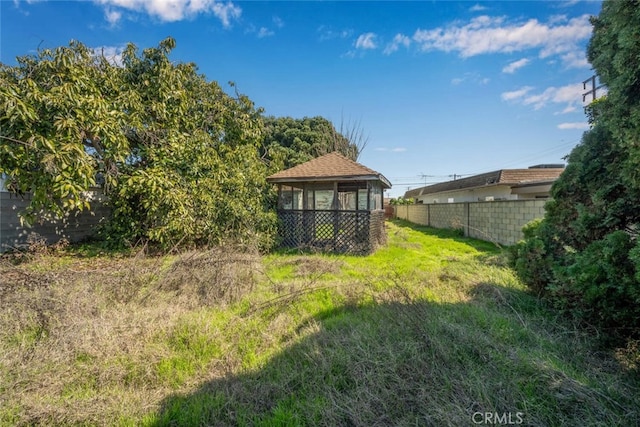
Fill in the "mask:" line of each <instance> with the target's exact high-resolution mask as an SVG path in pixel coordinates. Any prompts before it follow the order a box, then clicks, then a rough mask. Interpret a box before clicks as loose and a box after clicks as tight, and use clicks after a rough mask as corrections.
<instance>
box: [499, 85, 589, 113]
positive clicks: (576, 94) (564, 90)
mask: <svg viewBox="0 0 640 427" xmlns="http://www.w3.org/2000/svg"><path fill="white" fill-rule="evenodd" d="M532 91H533V88H532V87H530V86H525V87H523V88H521V89H518V90H515V91H512V92H504V93H503V94H502V95H501V98H502V100H503V101H511V102H516V103H520V104H522V105H530V106H533V108H534V109H535V110H539V109H541V108H543V107H546V106H548V105H550V104H564V105H565V107H564V110H563V113H569V112H572V111H575V109H576V108H577V106H578V105H582V93H583V89H582V83H572V84H569V85H566V86H562V87H553V86H552V87H548V88H546V89H545V90H544V91H542V92H539V93H532Z"/></svg>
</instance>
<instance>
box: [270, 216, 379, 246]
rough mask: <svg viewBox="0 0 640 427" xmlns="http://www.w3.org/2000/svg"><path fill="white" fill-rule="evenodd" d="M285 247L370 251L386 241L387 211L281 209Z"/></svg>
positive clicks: (280, 217)
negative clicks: (385, 220) (385, 219)
mask: <svg viewBox="0 0 640 427" xmlns="http://www.w3.org/2000/svg"><path fill="white" fill-rule="evenodd" d="M278 218H279V219H280V229H279V234H280V244H281V246H283V247H289V248H300V249H312V250H320V251H323V252H337V253H354V254H368V253H371V252H373V251H374V250H375V248H376V247H377V246H378V245H381V244H383V243H384V242H385V237H386V235H385V232H384V211H382V210H380V211H345V210H284V209H283V210H279V211H278Z"/></svg>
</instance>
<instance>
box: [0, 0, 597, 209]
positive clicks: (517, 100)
mask: <svg viewBox="0 0 640 427" xmlns="http://www.w3.org/2000/svg"><path fill="white" fill-rule="evenodd" d="M601 5H602V4H601V2H600V1H588V2H584V1H496V2H482V1H410V2H402V1H395V2H385V1H339V2H330V1H324V2H312V1H295V2H287V1H275V2H266V1H233V2H232V1H216V0H93V1H91V0H85V1H51V0H49V1H47V0H37V1H36V0H0V62H3V63H5V64H8V65H15V64H16V57H17V56H23V55H30V54H35V53H36V52H37V51H38V49H44V48H55V47H58V46H63V45H68V43H69V41H71V40H78V41H80V42H82V43H84V44H85V45H87V46H89V47H92V48H95V49H99V51H101V52H104V53H105V54H106V55H110V56H113V58H114V60H117V59H118V55H119V54H120V53H121V52H122V50H123V48H124V47H125V46H126V45H127V44H128V43H133V44H135V45H136V46H137V47H138V48H139V49H140V50H142V49H144V48H147V47H153V46H157V45H158V43H159V42H160V41H161V40H163V39H164V38H166V37H168V36H171V37H173V38H175V40H176V44H177V46H176V48H175V50H174V51H173V52H172V53H171V56H170V58H171V59H172V60H173V61H175V62H193V63H195V64H197V66H198V69H199V71H200V73H202V74H204V75H205V76H206V78H207V79H208V80H215V81H217V82H218V83H220V85H221V86H223V87H225V88H227V89H228V91H229V93H232V92H233V89H231V88H229V86H228V82H230V81H232V82H234V83H235V85H236V88H237V90H238V91H240V92H241V93H243V94H245V95H247V96H248V97H249V98H250V99H251V100H252V101H253V102H254V103H255V104H256V106H257V107H262V108H263V109H264V114H265V115H269V116H276V117H282V116H289V117H294V118H303V117H314V116H322V117H325V118H327V119H329V120H331V121H332V122H333V123H334V125H335V126H336V127H337V128H339V127H340V126H341V125H342V126H343V128H345V129H358V130H359V133H360V134H361V135H362V136H363V138H364V139H365V140H366V141H367V144H366V146H365V148H364V150H363V151H362V153H361V155H360V157H359V158H358V161H359V162H360V163H362V164H364V165H365V166H367V167H370V168H372V169H374V170H376V171H378V172H380V173H382V174H383V175H385V177H387V178H388V179H389V180H390V181H391V183H392V184H393V188H392V189H391V190H389V191H387V192H386V193H385V194H386V195H387V196H389V197H398V196H402V195H403V194H404V192H405V191H407V190H408V189H411V188H417V187H421V186H424V185H429V184H433V183H436V182H442V181H448V180H451V179H454V178H457V177H461V176H468V175H474V174H479V173H483V172H489V171H494V170H498V169H505V168H506V169H510V168H527V167H529V166H532V165H537V164H562V163H564V160H563V158H564V157H565V156H566V155H567V154H569V152H570V151H571V149H572V148H573V147H575V146H576V145H577V144H578V143H579V142H580V138H581V136H582V134H583V132H584V131H585V130H587V129H588V124H587V119H586V116H585V114H584V108H583V107H584V105H586V104H585V103H584V102H583V96H582V95H583V93H584V92H586V90H585V89H584V88H583V81H585V80H587V79H588V78H590V77H591V76H592V75H593V70H592V68H591V66H590V64H589V63H588V62H587V60H586V58H585V52H586V46H587V44H588V41H589V38H590V36H591V30H592V28H591V24H590V22H589V17H590V16H594V15H598V13H599V12H600V8H601ZM589 99H590V97H589V96H588V97H587V101H588V100H589Z"/></svg>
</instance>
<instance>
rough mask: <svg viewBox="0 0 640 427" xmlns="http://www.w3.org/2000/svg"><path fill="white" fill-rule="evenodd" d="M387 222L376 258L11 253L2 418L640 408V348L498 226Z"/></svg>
mask: <svg viewBox="0 0 640 427" xmlns="http://www.w3.org/2000/svg"><path fill="white" fill-rule="evenodd" d="M387 228H388V235H389V239H388V245H387V246H386V247H383V248H380V249H379V250H378V251H377V252H376V253H374V254H372V255H370V256H345V255H319V254H299V253H293V252H291V251H286V252H285V251H283V252H277V253H274V254H271V255H267V256H259V255H256V254H253V255H251V254H249V255H248V254H243V253H239V252H237V251H234V250H232V249H229V248H226V249H225V250H216V251H208V252H190V253H186V254H181V255H178V256H171V257H160V258H158V257H155V258H154V257H146V256H142V255H136V256H133V255H132V256H125V255H122V254H119V255H112V256H110V255H94V254H92V255H90V256H87V255H86V254H87V252H91V251H87V250H86V249H83V250H82V251H80V250H77V249H74V250H67V251H65V252H63V253H57V254H53V255H46V254H40V255H33V256H31V258H30V259H29V260H28V261H27V262H23V263H20V264H17V265H16V264H11V263H10V262H9V260H3V261H2V263H1V264H0V303H1V305H2V307H3V308H2V311H1V312H0V424H1V425H32V424H37V425H38V424H39V425H56V424H57V425H68V424H83V425H113V424H119V425H146V426H164V425H184V426H189V425H247V426H260V425H262V426H274V425H275V426H278V425H282V426H297V425H309V426H315V425H326V426H340V425H356V426H370V425H384V426H386V425H394V426H403V425H407V426H409V425H411V426H415V425H437V426H441V425H445V426H446V425H451V426H461V425H477V424H478V421H483V422H485V424H486V423H489V424H491V423H493V424H499V423H500V422H502V423H503V424H506V423H507V422H508V421H511V422H512V423H518V424H522V425H536V426H539V425H550V426H554V425H557V426H565V425H580V426H602V425H607V426H616V425H618V426H630V425H638V424H639V423H640V412H639V411H640V409H639V408H640V392H639V391H638V386H639V385H640V379H639V375H638V366H637V361H638V358H637V357H638V356H637V350H636V351H635V352H634V351H633V349H618V350H607V349H603V348H600V347H599V346H598V344H597V342H596V341H594V340H592V339H591V338H590V335H589V334H588V332H589V331H584V330H580V329H577V328H575V327H572V326H571V325H569V324H567V323H565V321H563V320H562V319H560V318H557V316H556V314H555V313H554V312H552V311H550V310H549V309H547V308H546V307H545V306H544V305H543V304H541V303H540V302H539V301H538V300H537V299H536V298H534V297H533V296H531V295H529V294H528V293H527V292H526V290H525V289H524V287H523V286H522V285H521V284H520V282H519V281H518V280H517V279H516V277H515V276H514V274H513V272H512V271H511V270H510V269H509V268H508V267H507V266H506V262H505V257H506V255H505V253H504V251H503V250H501V249H498V248H496V247H495V246H493V245H491V244H490V243H486V242H481V241H477V240H471V239H466V238H463V237H460V236H459V234H458V233H456V232H454V231H446V230H445V231H443V230H434V229H429V228H425V227H416V226H412V225H410V224H408V223H404V222H399V221H398V222H389V223H387ZM489 421H490V422H489Z"/></svg>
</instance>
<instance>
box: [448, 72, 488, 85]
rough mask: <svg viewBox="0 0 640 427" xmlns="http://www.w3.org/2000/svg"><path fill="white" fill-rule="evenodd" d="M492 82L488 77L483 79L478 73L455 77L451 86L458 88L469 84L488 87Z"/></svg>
mask: <svg viewBox="0 0 640 427" xmlns="http://www.w3.org/2000/svg"><path fill="white" fill-rule="evenodd" d="M490 81H491V79H489V78H488V77H482V76H481V75H480V74H478V73H465V74H464V77H454V78H453V79H451V84H452V85H454V86H457V85H459V84H462V83H465V82H468V83H474V84H478V85H486V84H489V82H490Z"/></svg>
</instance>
